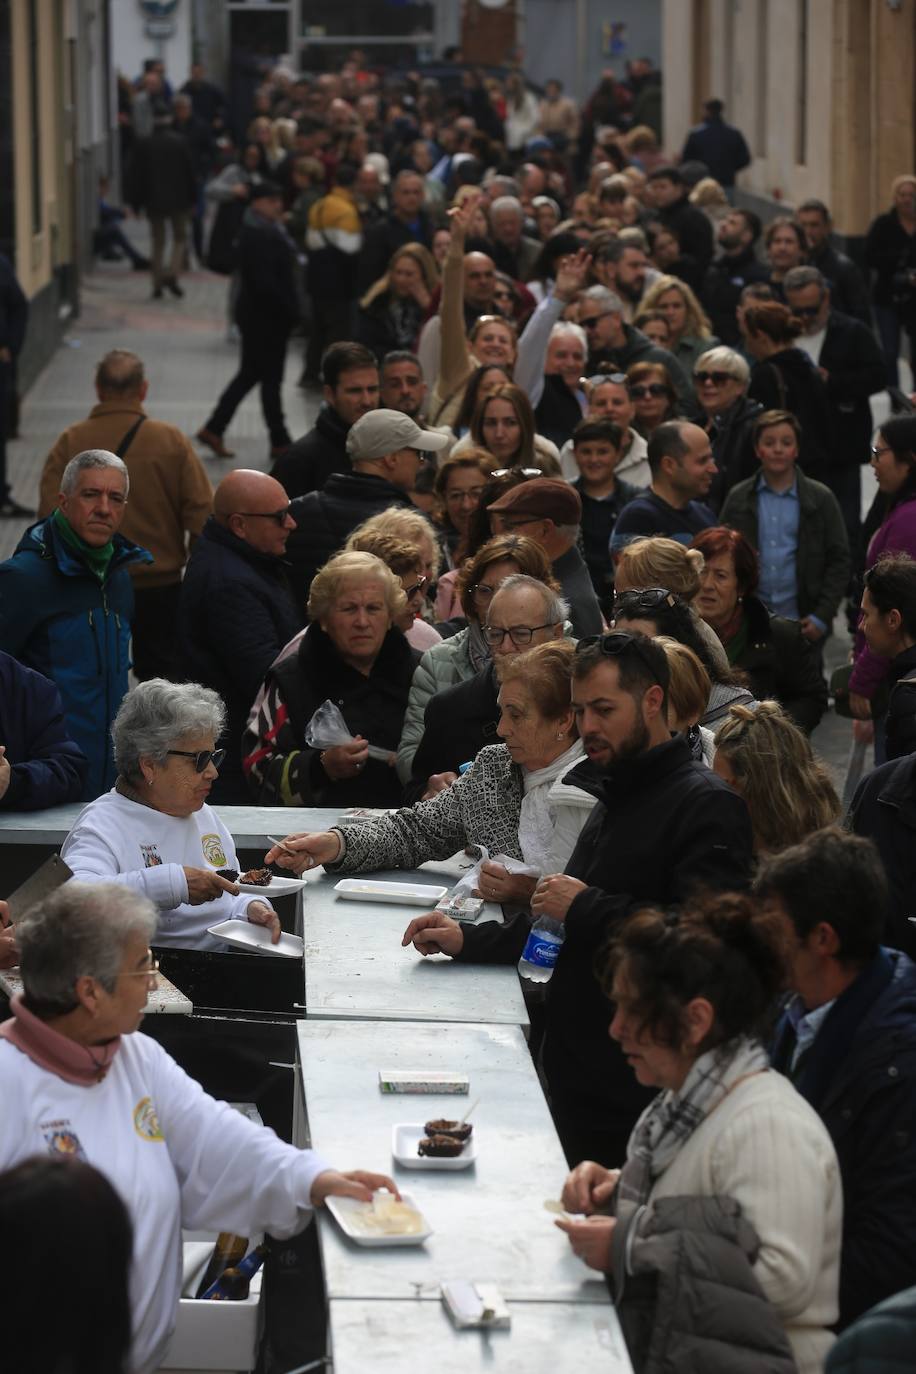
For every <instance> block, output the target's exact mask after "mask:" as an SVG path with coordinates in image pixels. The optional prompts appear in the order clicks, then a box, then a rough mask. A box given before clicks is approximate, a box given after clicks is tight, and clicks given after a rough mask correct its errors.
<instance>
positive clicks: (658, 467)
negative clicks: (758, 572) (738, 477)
mask: <svg viewBox="0 0 916 1374" xmlns="http://www.w3.org/2000/svg"><path fill="white" fill-rule="evenodd" d="M649 467H650V468H651V469H652V485H651V487H650V488H649V490H648V491H647V492H642V493H640V495H639V496H637V497H636V498H635V499H634V500H633V501H631V502H630V503H629V505H626V506H624V508H623V510H622V511H621V512H620V517H619V519H618V521H617V524H616V525H615V526H614V534H613V537H612V539H611V552H612V553H616V552H617V551H618V550H619V549H622V548H623V547H624V546H625V545H626V544H629V543H631V542H632V540H634V539H642V538H643V537H644V536H646V535H654V534H660V535H664V536H665V537H666V538H668V539H675V540H677V542H678V543H679V544H690V543H691V542H692V540H693V537H694V535H697V534H699V533H700V530H705V529H708V528H709V527H710V526H711V525H714V524H715V523H716V518H715V516H714V515H713V513H712V511H711V510H710V509H709V507H708V506H706V505H704V504H703V502H704V501H705V499H706V497H707V496H708V494H709V490H710V487H711V486H712V482H713V478H714V477H715V475H716V472H717V468H716V462H715V459H714V458H713V454H712V447H711V446H710V442H709V435H708V434H707V433H706V431H705V430H703V429H700V427H699V425H692V424H690V423H689V421H687V420H668V421H666V423H665V424H663V425H659V427H658V429H657V430H656V431H655V433H654V434H653V435H652V438H651V439H650V440H649Z"/></svg>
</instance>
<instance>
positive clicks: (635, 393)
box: [630, 382, 668, 401]
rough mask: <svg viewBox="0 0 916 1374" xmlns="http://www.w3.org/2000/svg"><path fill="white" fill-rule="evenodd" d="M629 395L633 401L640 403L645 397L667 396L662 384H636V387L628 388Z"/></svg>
mask: <svg viewBox="0 0 916 1374" xmlns="http://www.w3.org/2000/svg"><path fill="white" fill-rule="evenodd" d="M630 395H631V396H632V397H633V399H634V400H636V401H642V400H645V398H646V397H647V396H655V397H658V396H667V395H668V388H667V387H666V386H665V384H664V382H638V383H637V384H636V386H631V387H630Z"/></svg>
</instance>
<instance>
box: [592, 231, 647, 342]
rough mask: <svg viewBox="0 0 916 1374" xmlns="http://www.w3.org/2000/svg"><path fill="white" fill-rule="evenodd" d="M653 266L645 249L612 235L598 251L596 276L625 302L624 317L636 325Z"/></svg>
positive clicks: (596, 255) (595, 267) (594, 260)
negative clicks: (635, 317) (647, 274)
mask: <svg viewBox="0 0 916 1374" xmlns="http://www.w3.org/2000/svg"><path fill="white" fill-rule="evenodd" d="M650 266H651V264H650V262H649V259H648V258H647V257H646V255H645V253H644V252H643V250H642V249H641V248H640V247H639V246H638V245H637V244H635V243H626V242H623V241H621V240H620V239H619V238H617V236H616V235H614V236H613V237H611V236H608V237H607V238H606V239H604V240H603V241H602V243H601V244H600V245H599V247H598V248H596V250H595V256H594V259H593V261H592V275H593V276H594V278H595V280H596V281H597V282H598V283H599V284H600V285H601V286H606V287H607V289H608V290H609V291H616V292H617V295H618V296H619V297H620V299H621V300H622V301H623V308H624V318H625V320H626V321H627V323H628V324H632V322H633V317H634V316H635V314H636V312H637V310H638V308H639V302H640V301H641V300H642V298H643V295H644V294H645V290H646V273H647V272H648V271H649V268H650Z"/></svg>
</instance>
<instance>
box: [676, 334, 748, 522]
mask: <svg viewBox="0 0 916 1374" xmlns="http://www.w3.org/2000/svg"><path fill="white" fill-rule="evenodd" d="M750 377H751V369H750V367H749V365H748V362H747V359H746V358H743V357H742V356H741V354H740V353H738V352H737V351H736V350H735V349H734V348H727V347H726V346H725V344H717V345H716V347H715V348H710V349H707V351H706V352H705V353H702V354H701V355H700V357H699V358H697V361H696V364H695V365H694V369H693V384H694V387H695V388H696V393H697V400H698V401H699V403H700V406H701V408H702V410H703V414H704V415H705V417H706V423H705V424H704V426H703V428H704V429H705V430H706V433H707V434H708V435H709V440H710V444H711V445H712V452H713V457H714V458H715V460H716V467H717V468H718V472H717V473H716V475H715V477H714V478H713V479H712V486H711V487H710V490H709V495H708V496H707V498H706V500H707V504H708V505H709V506H710V507H711V508H712V509H713V510H716V511H717V510H719V508H720V506H721V505H722V502H723V501H724V500H725V497H726V496H727V494H728V492H729V491H730V490H731V489H732V487H733V486H734V485H735V483H736V482H741V481H743V480H744V478H745V477H750V476H751V475H752V474H753V473H754V472H756V471H757V459H756V457H755V455H754V439H753V434H752V430H753V427H754V421H755V420H756V418H757V416H758V415H761V414H762V413H763V406H762V405H761V404H760V402H759V401H752V400H751V399H750V397H749V396H748V394H747V387H748V382H749V381H750Z"/></svg>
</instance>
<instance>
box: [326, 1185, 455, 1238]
mask: <svg viewBox="0 0 916 1374" xmlns="http://www.w3.org/2000/svg"><path fill="white" fill-rule="evenodd" d="M401 1201H402V1202H406V1203H407V1205H408V1206H409V1207H416V1209H417V1211H418V1212H419V1211H420V1209H419V1207H417V1204H416V1202H415V1201H414V1199H413V1197H412V1196H411V1195H410V1193H405V1192H403V1191H402V1193H401ZM327 1208H328V1211H329V1212H330V1213H331V1216H332V1217H333V1218H334V1220H335V1221H336V1222H337V1225H338V1226H339V1227H340V1229H341V1231H343V1233H344V1235H345V1236H347V1237H349V1239H350V1240H352V1241H353V1242H354V1243H355V1244H356V1245H363V1246H367V1247H369V1248H370V1249H378V1248H379V1247H380V1246H383V1245H384V1246H388V1245H422V1244H423V1242H424V1241H425V1240H428V1239H429V1237H430V1236H431V1235H432V1233H433V1228H432V1227H431V1226H430V1224H429V1222H428V1221H427V1220H426V1218H425V1217H424V1216H423V1213H422V1212H420V1217H421V1219H422V1222H423V1229H422V1231H417V1232H415V1233H414V1234H413V1235H412V1236H383V1235H379V1233H378V1232H377V1231H367V1230H365V1229H364V1227H363V1226H362V1225H361V1217H362V1216H363V1215H364V1214H365V1213H366V1212H368V1211H371V1210H372V1203H371V1202H360V1201H359V1200H358V1198H355V1197H333V1196H332V1197H329V1198H328V1199H327Z"/></svg>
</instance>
